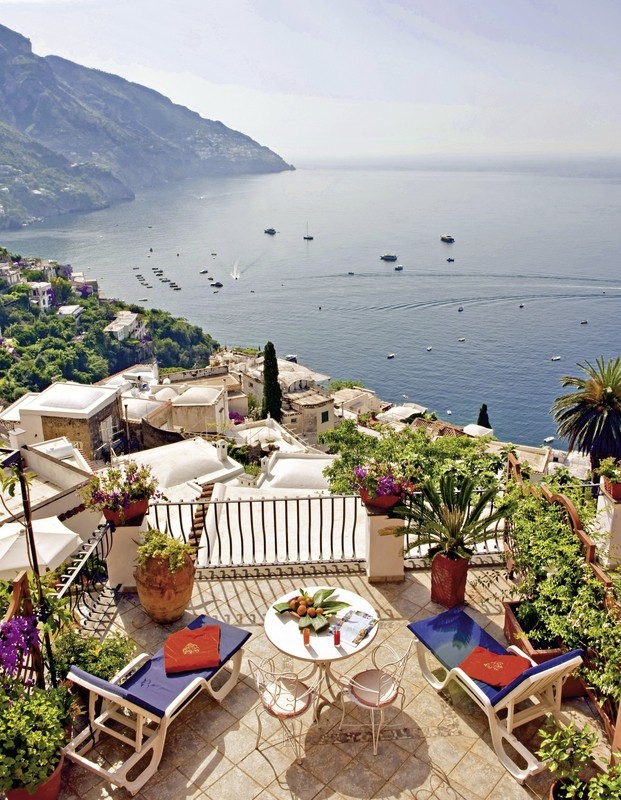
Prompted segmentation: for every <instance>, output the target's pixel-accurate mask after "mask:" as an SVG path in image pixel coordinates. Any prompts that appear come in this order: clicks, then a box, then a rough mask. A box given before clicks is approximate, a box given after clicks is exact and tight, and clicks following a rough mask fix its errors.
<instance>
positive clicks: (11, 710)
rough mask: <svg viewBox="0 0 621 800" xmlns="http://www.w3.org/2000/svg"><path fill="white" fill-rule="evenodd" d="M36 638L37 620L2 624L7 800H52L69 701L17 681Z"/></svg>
mask: <svg viewBox="0 0 621 800" xmlns="http://www.w3.org/2000/svg"><path fill="white" fill-rule="evenodd" d="M37 637H38V631H37V621H36V618H35V617H19V616H16V617H12V618H11V619H10V620H6V621H4V622H0V676H1V680H0V793H2V792H5V793H6V796H7V798H8V800H27V799H28V800H31V798H35V800H54V798H57V797H58V795H59V794H60V777H61V775H60V773H61V769H62V762H63V752H62V748H63V747H64V745H65V744H66V743H67V741H68V739H69V731H70V729H71V717H72V701H71V696H70V694H69V691H68V689H67V688H66V687H59V688H53V689H41V688H38V687H35V688H33V687H29V686H26V685H25V684H24V682H23V681H22V680H20V677H19V669H20V666H21V664H22V661H23V658H24V657H25V654H27V653H28V652H29V651H30V648H31V647H32V645H33V642H34V641H35V640H36V639H37Z"/></svg>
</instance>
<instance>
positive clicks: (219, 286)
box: [212, 281, 224, 289]
mask: <svg viewBox="0 0 621 800" xmlns="http://www.w3.org/2000/svg"><path fill="white" fill-rule="evenodd" d="M223 285H224V284H222V283H220V281H216V282H215V283H213V284H212V286H215V287H216V288H218V289H221V288H222V286H223Z"/></svg>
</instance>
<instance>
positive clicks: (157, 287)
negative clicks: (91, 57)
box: [0, 159, 621, 447]
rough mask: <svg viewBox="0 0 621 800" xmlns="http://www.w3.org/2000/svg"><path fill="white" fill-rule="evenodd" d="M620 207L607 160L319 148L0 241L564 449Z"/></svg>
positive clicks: (619, 286)
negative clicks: (389, 155) (394, 158)
mask: <svg viewBox="0 0 621 800" xmlns="http://www.w3.org/2000/svg"><path fill="white" fill-rule="evenodd" d="M620 220H621V159H617V160H614V159H610V160H605V159H599V160H591V161H585V160H575V161H572V160H563V161H559V160H557V161H546V160H545V159H539V160H537V159H533V160H530V161H521V162H516V163H510V162H506V161H505V162H499V163H491V162H481V163H470V162H467V161H464V162H461V163H456V162H453V163H450V164H449V165H448V166H447V165H446V164H444V163H442V162H438V163H434V164H430V163H401V164H384V165H374V166H373V167H368V166H365V165H349V166H338V165H329V166H326V165H316V166H312V167H308V168H298V169H297V170H296V171H292V172H283V173H280V174H271V175H252V176H238V177H228V178H227V177H218V178H204V179H200V180H192V181H189V182H185V183H180V184H175V185H171V186H168V187H166V188H160V189H152V190H148V191H144V192H142V193H140V194H139V195H138V196H137V197H136V199H135V200H134V201H133V202H131V203H125V204H122V205H117V206H114V207H112V208H109V209H105V210H102V211H98V212H94V213H90V214H82V215H69V216H64V217H60V218H56V219H53V220H49V221H45V222H40V223H35V224H32V225H30V226H28V227H24V228H22V229H20V230H17V231H9V232H3V233H0V243H1V244H2V245H3V246H5V247H7V248H8V249H9V250H11V251H12V252H17V253H21V254H22V255H30V256H40V257H42V258H49V259H55V260H57V261H59V262H61V263H63V264H66V263H69V264H71V265H72V266H73V269H74V271H83V272H85V273H86V274H87V275H88V276H90V277H96V278H97V280H98V281H99V286H100V290H101V291H102V292H103V293H104V294H105V295H106V296H107V297H118V298H121V299H123V300H126V301H128V302H132V303H138V304H140V305H142V306H144V307H145V308H161V309H164V310H166V311H169V312H170V313H171V314H173V315H175V316H180V317H184V318H185V319H187V320H188V321H189V322H191V323H192V324H196V325H200V326H201V327H202V328H203V329H204V330H205V331H206V332H207V333H209V334H211V335H212V336H213V337H214V338H215V339H216V340H217V341H218V342H220V343H221V344H223V345H228V346H233V345H245V346H253V347H262V346H263V345H264V344H265V343H266V342H267V341H272V342H273V343H274V346H275V348H276V352H277V354H278V355H279V356H285V355H288V354H295V355H296V356H297V359H298V361H300V362H301V363H303V364H305V365H307V366H309V367H311V368H313V369H315V370H317V371H318V372H320V373H323V374H325V375H327V376H330V377H331V378H332V379H335V380H336V379H339V380H353V381H356V382H358V383H360V384H362V385H364V386H366V387H369V388H371V389H373V390H374V391H375V392H376V393H377V394H378V396H379V397H380V398H381V399H382V400H385V401H387V402H391V403H397V404H399V403H402V402H415V403H418V404H420V405H422V406H425V407H426V408H427V409H428V410H429V411H434V412H436V414H437V415H438V417H440V418H441V419H445V420H447V421H449V422H452V423H455V424H457V425H465V424H467V423H472V422H476V421H477V417H478V413H479V408H480V406H481V405H482V404H483V403H485V404H486V405H487V409H488V415H489V418H490V422H491V425H492V426H493V429H494V435H495V436H496V437H497V438H498V439H500V440H502V441H506V442H513V443H516V444H517V443H520V444H529V445H541V444H542V442H543V441H544V440H545V439H548V438H549V437H551V436H553V437H555V439H554V444H553V445H552V446H554V447H563V446H564V443H563V441H562V440H561V439H559V438H558V436H557V432H556V426H555V423H554V420H553V418H552V416H551V413H550V407H551V405H552V403H553V401H554V398H555V397H557V396H558V395H559V394H562V393H563V391H565V390H564V389H563V387H562V379H563V376H565V375H579V374H582V373H581V370H580V367H579V366H578V365H579V364H581V363H585V362H587V361H588V362H590V363H594V362H595V360H596V359H597V358H598V357H600V356H601V357H603V358H605V359H608V358H610V357H617V356H618V355H620V351H621V348H620V342H619V338H620V337H619V334H620V332H621V324H620V319H621V244H620V234H619V232H620V231H621V225H620ZM270 227H272V228H274V229H275V230H276V233H275V234H274V235H268V234H266V233H264V230H265V229H266V228H270ZM444 234H450V235H452V236H453V237H454V242H453V243H451V244H447V243H444V242H442V241H441V239H440V237H441V236H442V235H444ZM307 235H308V236H312V237H313V238H312V239H305V238H304V237H305V236H307ZM385 253H392V254H395V255H396V256H397V262H385V261H383V260H381V258H380V256H381V255H382V254H385ZM397 265H402V267H403V269H401V270H396V269H395V266H397ZM154 270H163V275H161V276H160V277H166V278H169V279H170V281H171V282H174V283H176V284H177V285H178V286H179V287H180V289H178V290H176V291H175V289H174V288H171V287H170V286H169V283H168V282H164V281H161V280H160V279H159V278H158V276H157V275H156V274H155V272H154ZM205 270H207V272H205ZM138 276H142V278H139V277H138ZM210 278H212V279H213V280H210ZM215 282H220V283H222V287H221V288H219V289H216V288H214V287H213V285H212V284H214V283H215ZM147 285H148V288H147ZM389 354H394V358H388V355H389Z"/></svg>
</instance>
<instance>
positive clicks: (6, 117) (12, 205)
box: [0, 25, 293, 228]
mask: <svg viewBox="0 0 621 800" xmlns="http://www.w3.org/2000/svg"><path fill="white" fill-rule="evenodd" d="M287 169H293V167H291V166H290V165H288V164H286V163H285V162H284V161H283V159H282V158H281V157H280V156H278V155H277V154H276V153H274V152H273V151H271V150H269V149H268V148H267V147H263V146H261V145H259V144H258V143H257V142H255V141H254V140H253V139H251V138H250V137H248V136H246V135H244V134H242V133H239V132H238V131H234V130H231V129H230V128H227V127H226V126H225V125H223V124H222V123H221V122H214V121H212V120H208V119H204V118H202V117H201V116H199V115H198V114H197V113H195V112H193V111H190V110H189V109H187V108H185V107H183V106H179V105H175V104H174V103H172V102H171V101H170V100H169V99H168V98H166V97H164V96H163V95H161V94H159V93H158V92H155V91H153V90H152V89H148V88H146V87H144V86H140V85H139V84H135V83H131V82H130V81H126V80H124V79H123V78H119V77H118V76H115V75H110V74H108V73H105V72H101V71H99V70H95V69H89V68H86V67H82V66H80V65H78V64H74V63H73V62H71V61H67V60H66V59H63V58H58V57H57V56H47V57H45V58H41V57H39V56H36V55H34V54H33V53H32V49H31V46H30V42H29V40H28V39H26V38H25V37H24V36H22V35H21V34H19V33H15V32H14V31H11V30H9V29H8V28H6V27H4V26H2V25H0V204H1V205H2V209H0V228H6V227H9V226H14V225H17V224H24V223H26V222H29V221H31V220H32V219H34V218H40V217H47V216H53V215H54V214H61V213H66V212H69V211H85V210H94V209H97V208H101V207H103V206H105V205H108V204H110V203H111V202H116V201H119V200H128V199H132V198H133V196H134V192H135V191H137V190H139V189H142V188H145V187H148V186H157V185H161V184H164V183H168V182H174V181H178V180H183V179H185V178H190V177H193V178H195V177H200V176H209V175H232V174H241V173H260V172H280V171H282V170H287Z"/></svg>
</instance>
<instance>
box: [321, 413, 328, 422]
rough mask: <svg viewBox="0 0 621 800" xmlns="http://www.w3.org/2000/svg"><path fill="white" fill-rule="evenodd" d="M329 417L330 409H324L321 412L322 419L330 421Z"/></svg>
mask: <svg viewBox="0 0 621 800" xmlns="http://www.w3.org/2000/svg"><path fill="white" fill-rule="evenodd" d="M329 419H330V412H329V411H322V412H321V421H322V422H328V420H329Z"/></svg>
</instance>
